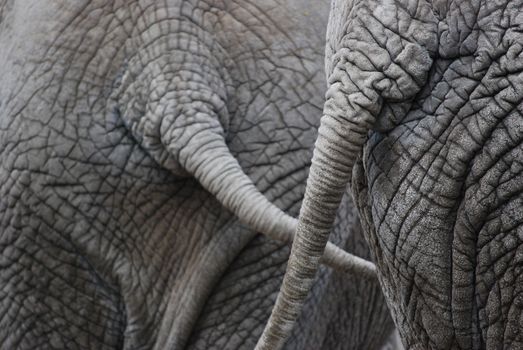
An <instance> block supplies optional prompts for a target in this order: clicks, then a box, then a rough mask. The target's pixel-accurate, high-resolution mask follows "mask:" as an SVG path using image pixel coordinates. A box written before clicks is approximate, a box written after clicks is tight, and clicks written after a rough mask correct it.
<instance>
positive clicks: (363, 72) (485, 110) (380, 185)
mask: <svg viewBox="0 0 523 350" xmlns="http://www.w3.org/2000/svg"><path fill="white" fill-rule="evenodd" d="M332 6H333V7H332V11H331V15H330V19H329V29H328V33H327V37H328V44H327V76H328V82H329V88H328V92H327V100H326V103H325V105H324V109H323V117H322V120H321V126H320V128H319V136H318V139H317V141H316V144H315V150H314V155H313V160H312V166H311V169H310V177H309V180H308V184H307V189H306V194H305V198H304V201H303V206H302V208H301V212H300V222H299V224H298V228H297V235H296V239H295V242H294V244H293V248H292V252H291V258H290V261H289V268H288V270H287V272H286V276H285V278H284V281H283V286H282V293H281V295H280V296H279V297H278V300H277V306H276V308H275V310H274V311H273V313H272V316H271V320H270V322H269V324H268V327H267V329H266V331H265V332H264V335H263V337H262V339H261V340H260V342H259V344H258V349H265V348H269V347H270V348H272V349H277V348H279V347H280V346H281V344H282V343H283V341H284V338H285V330H286V329H289V328H290V327H291V326H292V323H293V320H294V319H295V317H296V315H297V314H298V311H299V309H300V301H301V300H302V299H303V298H304V296H305V295H306V294H307V292H306V291H307V289H308V288H309V287H310V285H311V281H312V280H313V278H312V276H314V273H315V268H316V267H317V266H318V257H319V256H320V255H321V254H322V252H323V247H324V246H325V243H326V241H327V237H328V233H329V231H330V228H331V226H332V223H333V222H334V219H335V214H336V209H337V208H338V205H339V203H340V200H341V199H342V195H343V193H344V191H345V186H346V185H347V184H348V183H350V184H351V187H352V193H353V195H354V198H355V201H356V204H357V206H358V209H359V214H360V217H361V220H362V223H363V226H364V234H365V238H366V240H367V242H368V243H369V246H370V249H371V251H372V255H373V257H374V259H375V261H376V264H377V270H378V277H379V280H380V284H381V286H382V287H383V290H384V294H385V297H386V299H387V302H388V305H389V306H390V308H391V311H392V314H393V318H394V320H395V323H396V325H397V327H398V329H399V332H400V335H401V338H402V341H403V344H404V345H405V346H406V348H407V349H523V244H522V242H523V209H522V208H523V142H522V141H523V117H522V114H523V103H522V101H523V55H522V52H523V34H522V31H523V16H522V13H523V12H522V10H523V2H522V1H508V0H500V1H479V0H478V1H458V0H453V1H446V0H445V1H439V0H433V1H428V0H361V1H360V0H353V1H347V0H343V1H341V0H339V1H338V0H336V1H334V2H333V5H332ZM304 267H305V268H304ZM289 300H290V301H289Z"/></svg>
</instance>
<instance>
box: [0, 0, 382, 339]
mask: <svg viewBox="0 0 523 350" xmlns="http://www.w3.org/2000/svg"><path fill="white" fill-rule="evenodd" d="M180 4H181V5H180ZM302 6H303V8H307V11H304V10H303V8H302ZM283 9H285V10H283ZM327 12H328V4H327V3H318V2H312V1H311V2H310V4H308V5H307V6H304V5H303V4H302V3H301V2H298V1H287V2H276V1H267V2H264V3H263V4H258V3H256V4H255V3H250V2H242V3H236V2H234V1H224V2H220V1H216V2H202V1H200V2H196V1H194V2H192V1H185V2H183V3H180V2H177V1H163V2H156V1H152V0H151V1H127V2H123V1H108V0H107V1H75V2H66V1H34V2H14V1H0V47H1V48H2V53H1V54H0V77H1V78H0V184H1V185H0V198H1V199H0V225H1V226H0V230H1V231H0V232H1V235H0V247H1V249H2V253H1V255H0V257H1V260H0V261H1V263H0V268H1V270H0V271H1V272H0V280H1V281H0V284H1V285H3V286H5V288H3V289H2V291H0V314H2V315H5V316H4V317H3V318H1V319H0V343H1V344H5V346H7V347H8V348H9V349H18V348H19V349H25V348H35V347H45V346H48V347H51V348H53V347H54V348H67V349H92V348H96V349H112V348H124V349H126V348H133V349H137V348H143V349H148V348H154V347H156V348H172V349H181V348H184V347H187V348H191V349H212V348H217V349H224V348H226V349H252V348H253V347H254V344H255V342H256V339H257V338H258V337H259V335H260V334H261V331H262V329H263V325H264V323H265V321H266V319H267V317H268V315H269V312H270V309H271V307H272V304H273V302H274V298H275V296H276V291H277V290H278V288H279V283H280V281H281V278H282V275H283V271H284V268H285V262H286V259H287V256H288V248H287V247H286V246H285V245H284V244H281V243H277V242H274V241H269V240H268V239H267V238H265V237H261V236H258V235H257V234H256V232H255V231H252V230H250V229H248V228H247V227H246V226H245V225H242V224H240V223H239V222H238V220H237V219H236V218H235V217H234V216H233V215H232V214H231V213H230V212H229V211H228V210H226V209H224V208H223V207H222V206H221V205H220V204H219V203H218V202H217V200H216V199H215V198H214V197H213V196H212V195H211V194H210V193H209V192H208V191H206V190H204V189H203V188H202V187H201V186H200V185H199V184H198V182H197V181H195V180H194V179H193V178H192V177H190V176H188V174H187V173H185V172H184V169H183V168H182V167H179V166H178V164H176V163H175V162H173V161H171V160H169V159H168V158H166V157H165V156H164V154H163V153H161V149H160V148H153V147H152V146H154V145H155V144H154V143H151V139H148V138H147V137H145V136H144V135H145V134H143V133H142V134H141V133H140V132H141V131H142V130H144V128H140V127H139V126H140V124H139V121H140V120H141V119H139V118H138V119H133V117H134V116H135V115H134V114H132V112H136V110H137V108H138V109H139V107H141V106H140V104H139V103H137V104H136V105H132V108H130V107H129V106H131V104H129V103H122V101H123V100H124V99H123V98H122V96H124V95H125V93H124V92H122V91H128V92H129V91H130V92H129V95H130V96H131V97H132V98H138V97H140V96H141V95H140V94H142V95H143V94H146V92H144V91H145V89H150V90H147V92H149V93H150V94H148V95H146V96H147V98H151V101H156V98H159V99H160V100H161V98H162V97H163V98H167V99H169V96H170V95H169V94H170V93H173V87H171V86H170V85H169V83H170V81H167V83H165V82H166V80H165V78H166V77H167V78H168V77H169V76H168V74H166V72H165V71H162V70H160V72H159V73H158V70H155V69H158V68H165V66H162V64H163V63H167V66H166V67H167V68H169V67H170V66H169V64H171V63H172V62H170V61H167V62H165V61H158V62H159V63H158V64H157V65H156V66H153V68H154V69H151V70H146V69H144V66H147V67H149V66H148V65H147V63H149V59H151V60H152V57H154V55H155V54H157V53H158V52H160V54H161V53H162V52H161V51H162V50H164V49H165V46H162V45H160V44H157V43H161V42H162V40H166V39H165V38H167V39H169V38H170V39H171V40H167V42H168V43H169V44H172V45H175V47H174V49H177V50H178V51H177V54H176V55H172V56H169V55H167V57H172V58H173V59H174V60H175V61H176V60H181V62H182V63H188V66H189V68H191V64H192V62H193V61H192V59H195V62H200V61H198V59H200V58H201V57H203V58H209V59H208V60H204V62H210V63H209V64H208V65H207V64H202V65H201V66H202V67H206V68H209V71H207V70H202V71H204V72H206V73H207V72H210V73H209V76H213V74H215V72H218V73H216V74H217V75H214V76H215V77H219V78H220V79H214V80H212V81H211V82H210V83H208V84H207V85H206V86H209V87H211V90H212V88H214V87H215V86H219V88H217V90H219V91H217V96H218V97H217V98H215V99H212V101H213V103H216V104H215V105H213V106H217V105H219V103H220V101H221V102H224V103H225V105H223V108H221V109H219V110H218V111H217V113H216V114H217V115H218V117H217V118H216V119H213V120H217V121H219V123H220V124H219V125H220V126H221V127H222V128H223V132H224V136H225V140H226V143H227V146H228V148H229V149H230V151H231V153H232V154H233V155H234V157H235V158H236V159H237V160H238V162H239V164H240V166H241V167H242V168H243V169H244V171H245V172H246V173H247V175H248V176H249V177H250V178H251V179H252V180H253V182H254V183H255V185H256V187H257V188H258V189H259V190H260V191H261V192H262V193H263V194H264V195H265V196H266V197H267V198H268V199H269V201H270V202H272V203H274V204H275V205H276V206H278V207H279V208H281V209H283V210H284V211H285V212H287V213H289V214H290V215H293V216H296V215H297V213H298V208H299V206H300V202H301V198H302V196H303V191H304V185H305V179H306V177H307V168H308V166H309V162H310V160H309V159H310V155H311V148H312V142H313V140H314V137H315V135H316V129H317V126H318V123H319V120H318V116H319V112H320V110H321V105H322V103H323V98H322V95H323V90H324V84H325V83H324V76H323V74H322V72H323V69H322V67H323V47H324V23H325V21H326V16H327ZM290 13H292V14H293V15H292V16H290V15H289V14H290ZM182 19H183V20H182ZM189 19H191V20H189ZM171 35H172V38H171V37H170V36H171ZM184 36H189V37H191V38H192V37H197V38H198V40H200V41H199V43H202V46H201V48H202V50H203V49H204V50H203V51H201V52H204V51H205V50H207V51H205V52H210V53H211V55H210V56H209V57H207V56H205V55H204V56H200V57H190V56H189V55H187V56H184V55H183V52H191V49H192V48H193V47H192V46H191V47H190V48H189V47H188V46H184V45H186V44H187V42H188V41H184ZM232 38H233V39H232ZM177 40H179V41H177ZM173 43H174V44H173ZM189 43H190V41H189ZM147 44H148V45H147ZM176 45H179V47H177V46H176ZM144 46H145V47H147V49H146V50H145V49H143V47H144ZM199 48H200V47H199ZM184 50H185V51H184ZM137 53H138V54H137ZM139 54H143V55H142V56H140V55H139ZM135 57H139V58H140V59H141V61H140V59H138V60H137V61H133V60H132V58H135ZM136 62H138V63H140V64H143V66H142V65H140V64H138V63H136ZM216 67H217V68H216ZM211 68H213V69H216V70H212V69H211ZM133 69H136V71H137V72H142V71H145V72H147V73H148V74H150V75H145V76H143V79H141V80H139V81H138V82H139V83H142V84H150V85H148V86H142V88H143V89H144V90H141V89H138V88H136V89H135V88H134V87H133V86H132V85H126V80H125V79H126V77H128V76H129V74H128V72H130V71H132V70H133ZM189 71H190V69H189ZM156 73H158V75H156ZM167 73H168V72H167ZM126 74H127V75H126ZM148 79H152V80H148ZM155 79H156V80H155ZM153 81H154V84H153ZM131 82H132V81H131ZM190 82H193V81H192V80H190ZM151 86H152V87H151ZM176 86H179V85H176ZM126 89H127V90H126ZM133 89H135V90H133ZM213 92H214V91H213ZM155 93H156V95H155ZM175 97H176V98H173V99H174V100H176V101H180V104H182V102H183V101H185V100H183V99H182V98H186V97H187V96H184V95H182V96H178V95H177V96H175ZM190 97H191V96H190ZM204 97H209V96H204ZM178 98H179V100H178ZM194 100H198V101H200V102H201V101H202V98H201V96H192V97H191V98H190V99H189V104H185V105H186V106H187V105H190V102H192V101H194ZM126 101H127V100H126ZM216 101H218V102H216ZM127 102H128V101H127ZM136 106H138V107H136ZM162 106H163V104H159V107H162ZM186 108H189V107H186ZM187 110H191V109H184V111H187ZM138 116H139V115H138ZM170 116H172V114H168V113H167V116H165V120H166V121H167V122H168V123H167V124H169V123H170V122H171V121H170V119H168V118H169V117H170ZM137 120H138V122H137V123H136V124H133V122H135V121H137ZM134 125H138V126H137V127H136V128H134V127H133V126H134ZM152 125H154V123H153V124H152ZM148 135H149V134H147V135H146V136H148ZM153 136H154V135H153ZM165 140H166V139H163V140H162V141H165ZM153 141H154V140H153ZM156 141H157V140H156ZM158 152H159V153H158ZM343 203H344V207H343V208H344V209H343V210H342V211H341V215H340V217H339V219H338V222H337V224H336V227H335V229H334V230H333V241H334V242H335V243H337V244H338V245H339V246H341V247H343V248H346V249H350V250H351V251H353V252H355V253H356V254H357V255H359V256H363V257H366V258H368V250H367V249H366V248H365V245H364V244H363V240H362V237H361V234H360V228H359V223H358V219H357V218H356V216H355V211H354V207H353V205H352V203H351V201H350V198H349V197H345V199H344V200H343ZM349 232H351V233H352V235H351V234H350V233H349ZM390 329H391V322H390V319H389V318H388V311H387V308H386V306H385V304H384V302H383V299H382V297H381V293H380V291H379V286H377V284H376V283H375V282H368V281H358V280H357V279H354V278H352V277H350V276H348V275H346V274H341V273H335V272H333V271H332V270H327V269H323V270H322V273H321V274H320V276H319V278H318V281H317V283H316V284H315V286H314V290H313V293H312V294H311V296H310V297H309V299H308V301H307V303H306V306H305V311H304V315H303V317H302V318H301V319H300V320H299V323H298V327H296V328H295V329H294V330H293V334H292V335H291V340H290V341H289V342H288V344H287V348H288V349H304V348H307V347H310V348H314V349H321V348H325V349H337V348H340V349H347V348H354V349H359V348H369V349H372V348H379V346H380V345H381V343H382V342H383V340H384V339H385V338H386V337H387V334H388V333H389V332H390ZM378 330H379V332H378V333H379V334H380V336H375V332H377V331H378ZM341 339H343V340H341Z"/></svg>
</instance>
